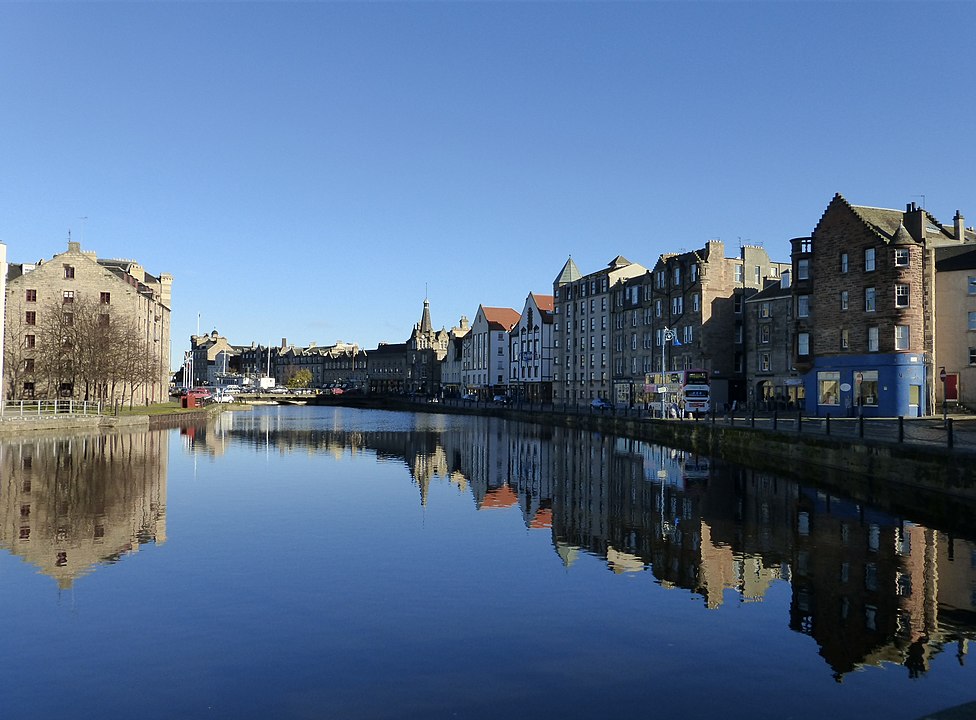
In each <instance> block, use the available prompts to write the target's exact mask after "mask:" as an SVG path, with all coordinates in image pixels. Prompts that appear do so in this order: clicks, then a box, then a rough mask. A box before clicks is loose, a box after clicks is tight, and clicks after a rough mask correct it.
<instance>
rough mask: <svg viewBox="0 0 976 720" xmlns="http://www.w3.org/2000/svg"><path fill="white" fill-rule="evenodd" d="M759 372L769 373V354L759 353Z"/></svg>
mask: <svg viewBox="0 0 976 720" xmlns="http://www.w3.org/2000/svg"><path fill="white" fill-rule="evenodd" d="M759 372H769V353H759Z"/></svg>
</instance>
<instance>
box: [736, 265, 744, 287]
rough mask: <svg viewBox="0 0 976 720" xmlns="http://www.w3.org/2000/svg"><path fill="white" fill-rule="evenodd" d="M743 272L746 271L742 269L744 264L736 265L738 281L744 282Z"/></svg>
mask: <svg viewBox="0 0 976 720" xmlns="http://www.w3.org/2000/svg"><path fill="white" fill-rule="evenodd" d="M743 273H744V270H743V269H742V266H741V265H736V266H735V281H736V282H737V283H740V282H742V279H743V277H744V274H743Z"/></svg>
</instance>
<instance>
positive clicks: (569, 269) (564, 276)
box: [555, 256, 583, 285]
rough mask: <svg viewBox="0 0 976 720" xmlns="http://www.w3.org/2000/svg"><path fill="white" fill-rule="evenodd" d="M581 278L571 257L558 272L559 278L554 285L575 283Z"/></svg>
mask: <svg viewBox="0 0 976 720" xmlns="http://www.w3.org/2000/svg"><path fill="white" fill-rule="evenodd" d="M581 277H583V276H582V275H581V274H580V271H579V268H578V267H576V263H574V262H573V258H572V256H571V257H570V258H569V260H567V261H566V264H565V265H563V269H562V270H560V271H559V276H558V277H557V278H556V282H555V284H556V285H566V284H567V283H571V282H575V281H577V280H579V279H580V278H581Z"/></svg>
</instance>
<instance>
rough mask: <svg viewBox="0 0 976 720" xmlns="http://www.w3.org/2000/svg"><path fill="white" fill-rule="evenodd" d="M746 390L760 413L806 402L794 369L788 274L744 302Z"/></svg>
mask: <svg viewBox="0 0 976 720" xmlns="http://www.w3.org/2000/svg"><path fill="white" fill-rule="evenodd" d="M744 314H745V343H744V344H745V347H746V348H748V350H747V352H746V357H748V358H749V362H748V363H746V387H747V388H748V389H749V393H750V395H749V400H750V401H751V402H753V403H754V406H755V407H756V408H758V409H761V410H792V409H794V408H797V407H800V406H801V405H802V404H803V402H804V401H805V394H804V388H803V380H802V378H801V377H800V374H799V372H798V371H797V369H796V368H795V367H794V365H793V290H792V288H790V272H789V271H785V272H783V273H782V274H781V276H780V279H779V281H775V280H770V281H767V283H766V288H765V289H763V290H760V291H759V292H757V293H756V294H755V295H752V296H751V297H749V298H746V301H745V313H744Z"/></svg>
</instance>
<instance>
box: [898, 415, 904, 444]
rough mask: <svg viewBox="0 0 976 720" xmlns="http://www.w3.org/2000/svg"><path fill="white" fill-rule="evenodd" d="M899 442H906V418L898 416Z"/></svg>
mask: <svg viewBox="0 0 976 720" xmlns="http://www.w3.org/2000/svg"><path fill="white" fill-rule="evenodd" d="M898 442H899V443H903V442H905V416H904V415H899V416H898Z"/></svg>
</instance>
